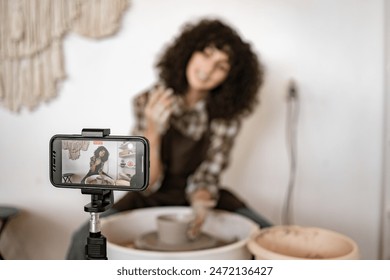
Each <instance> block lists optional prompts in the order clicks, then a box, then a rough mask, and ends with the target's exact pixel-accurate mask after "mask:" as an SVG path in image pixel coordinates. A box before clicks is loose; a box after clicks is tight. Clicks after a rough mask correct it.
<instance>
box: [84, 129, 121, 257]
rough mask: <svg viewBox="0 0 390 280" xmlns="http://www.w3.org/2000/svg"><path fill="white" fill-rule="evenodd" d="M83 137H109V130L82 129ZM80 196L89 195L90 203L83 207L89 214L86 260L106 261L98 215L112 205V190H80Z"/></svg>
mask: <svg viewBox="0 0 390 280" xmlns="http://www.w3.org/2000/svg"><path fill="white" fill-rule="evenodd" d="M81 134H82V136H84V137H105V136H108V135H110V129H95V128H84V129H83V130H82V132H81ZM81 193H82V194H88V195H91V202H90V203H88V204H86V205H85V206H84V211H85V212H89V213H90V215H91V218H90V220H89V236H88V237H87V244H86V245H85V256H86V258H87V259H88V260H107V239H106V237H105V236H104V235H102V233H101V225H100V217H99V213H101V212H104V211H106V210H108V209H109V208H110V207H111V206H112V204H113V203H114V195H113V191H112V190H102V189H81Z"/></svg>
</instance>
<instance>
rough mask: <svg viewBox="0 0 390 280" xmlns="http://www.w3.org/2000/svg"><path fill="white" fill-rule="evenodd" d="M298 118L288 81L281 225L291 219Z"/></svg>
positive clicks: (292, 84)
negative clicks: (286, 167)
mask: <svg viewBox="0 0 390 280" xmlns="http://www.w3.org/2000/svg"><path fill="white" fill-rule="evenodd" d="M298 116H299V98H298V91H297V88H296V85H295V82H294V81H290V83H289V86H288V95H287V119H286V144H287V152H288V155H289V163H290V173H289V180H288V186H287V193H286V197H285V201H284V204H283V210H282V223H283V224H287V225H288V224H291V223H292V218H293V207H292V205H291V201H292V196H293V191H294V187H295V181H296V173H297V166H298V163H297V153H298V139H297V132H298V129H297V127H298Z"/></svg>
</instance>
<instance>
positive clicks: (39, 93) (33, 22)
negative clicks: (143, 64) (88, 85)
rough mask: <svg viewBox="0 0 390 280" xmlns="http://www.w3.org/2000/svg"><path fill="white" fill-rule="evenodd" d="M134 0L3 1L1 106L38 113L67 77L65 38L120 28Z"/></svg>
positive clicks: (102, 34)
mask: <svg viewBox="0 0 390 280" xmlns="http://www.w3.org/2000/svg"><path fill="white" fill-rule="evenodd" d="M128 2H129V0H0V104H1V106H3V107H5V108H7V109H9V110H10V111H12V112H19V111H20V110H21V109H22V108H27V109H29V110H33V109H34V108H36V107H37V106H38V105H39V104H40V103H41V102H45V101H49V100H50V99H52V98H53V97H55V96H56V95H57V87H58V83H59V82H60V81H62V80H64V79H65V77H66V73H65V69H64V63H63V61H64V54H63V50H62V44H63V38H64V36H65V35H66V34H67V33H68V32H76V33H77V34H80V35H82V36H86V37H89V38H96V39H100V38H104V37H107V36H109V35H112V34H114V33H115V32H116V31H118V30H119V25H120V20H121V18H122V14H123V12H124V11H125V10H126V8H127V7H128V5H129V3H128Z"/></svg>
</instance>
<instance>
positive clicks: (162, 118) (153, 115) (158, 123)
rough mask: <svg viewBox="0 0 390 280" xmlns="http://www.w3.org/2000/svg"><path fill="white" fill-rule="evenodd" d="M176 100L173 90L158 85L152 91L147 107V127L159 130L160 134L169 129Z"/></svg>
mask: <svg viewBox="0 0 390 280" xmlns="http://www.w3.org/2000/svg"><path fill="white" fill-rule="evenodd" d="M174 100H175V98H174V96H173V90H172V89H170V88H166V87H164V86H162V85H158V86H157V87H156V88H155V89H154V90H153V91H151V95H150V98H149V100H148V103H147V104H146V107H145V116H146V120H147V125H148V126H151V127H153V128H155V129H157V132H158V133H160V134H161V133H163V132H164V131H165V130H166V129H167V127H168V122H169V117H170V116H171V114H172V110H173V103H174Z"/></svg>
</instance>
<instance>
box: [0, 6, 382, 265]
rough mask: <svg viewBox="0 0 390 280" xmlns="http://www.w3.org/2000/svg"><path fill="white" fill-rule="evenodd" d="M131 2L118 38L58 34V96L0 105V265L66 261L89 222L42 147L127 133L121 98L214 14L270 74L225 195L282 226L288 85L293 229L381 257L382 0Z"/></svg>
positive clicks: (126, 100)
mask: <svg viewBox="0 0 390 280" xmlns="http://www.w3.org/2000/svg"><path fill="white" fill-rule="evenodd" d="M131 3H132V4H131V6H130V8H129V10H128V11H127V13H126V14H125V17H124V18H123V28H122V29H121V30H120V32H119V33H118V34H117V35H116V36H114V37H112V38H109V39H106V40H102V41H95V40H87V39H85V38H82V37H79V36H77V35H73V34H71V35H69V36H68V37H67V38H66V40H65V48H64V50H65V57H66V58H65V61H66V69H67V73H68V78H67V80H66V81H65V82H64V83H63V84H62V86H61V90H59V95H58V97H57V98H56V99H54V100H53V101H52V102H50V103H48V104H44V105H41V106H40V107H39V108H38V109H37V110H35V111H33V112H28V111H22V112H21V113H20V114H15V113H11V112H9V111H7V110H6V109H4V108H3V107H1V108H0V120H1V121H0V131H1V135H2V137H1V140H0V141H1V145H0V155H1V163H0V165H1V168H0V170H1V171H0V175H1V176H0V204H8V205H15V206H17V207H19V208H21V209H23V213H22V214H21V215H20V216H19V218H18V219H15V220H14V222H13V223H11V224H10V226H9V228H8V230H7V232H6V235H5V238H7V240H9V241H10V243H6V244H5V242H3V243H2V244H0V245H1V246H2V248H3V252H4V255H5V256H6V257H7V256H8V258H21V259H62V258H64V256H65V252H66V248H67V246H68V242H69V238H70V235H71V233H72V232H73V231H74V230H75V229H76V228H77V227H78V226H79V224H80V223H81V222H83V221H85V220H86V219H88V215H87V214H86V213H84V212H83V206H84V204H86V203H87V202H88V199H89V198H88V197H86V196H83V195H81V193H80V191H78V190H65V189H57V188H54V187H52V186H51V185H50V183H49V175H48V170H49V168H48V157H49V153H48V142H49V139H50V137H51V136H52V135H54V134H57V133H79V132H81V129H82V128H83V127H109V128H111V132H112V134H127V133H128V132H129V130H130V128H131V125H132V123H133V120H132V112H131V111H130V100H131V99H132V97H133V96H134V95H135V94H136V93H139V92H140V91H141V90H143V89H145V88H147V87H148V86H150V85H151V84H152V83H153V82H154V81H155V80H154V78H155V72H154V69H153V65H154V62H155V59H156V55H157V54H159V52H160V51H161V49H162V47H163V46H164V45H165V44H166V43H167V42H169V41H170V40H171V38H172V36H173V35H175V34H177V32H178V30H179V27H180V26H181V25H182V23H183V22H185V21H187V20H190V19H194V18H198V17H200V16H207V15H217V16H219V17H222V18H223V19H226V20H227V21H228V22H230V23H231V24H232V25H233V26H235V27H237V28H238V29H239V31H240V32H241V34H242V35H243V36H244V38H246V39H247V40H249V41H251V42H253V45H254V47H255V49H256V51H257V52H258V53H259V54H260V55H261V59H262V61H263V63H264V65H265V67H266V79H265V84H264V86H263V88H262V98H261V105H260V106H259V107H258V108H257V110H256V112H255V113H254V114H253V115H252V116H251V117H250V118H248V120H247V122H246V123H245V125H244V127H243V130H242V133H241V134H240V136H239V138H238V140H237V145H236V146H235V149H234V151H233V162H232V165H231V167H230V168H229V170H228V171H227V172H226V174H225V176H224V183H225V185H227V186H229V187H231V188H234V189H235V190H237V191H238V192H240V193H241V194H242V196H243V197H245V198H246V199H247V201H248V202H249V204H250V205H251V206H253V207H254V208H255V209H256V210H258V211H260V212H261V213H263V214H264V215H265V216H266V217H268V218H269V219H271V220H272V221H273V222H274V223H275V224H280V223H281V219H280V217H281V211H282V207H283V201H284V198H285V193H286V189H287V182H288V175H289V173H288V171H289V166H288V157H287V150H286V145H285V119H286V88H287V83H288V81H289V79H290V78H293V79H294V80H295V81H296V82H297V84H298V88H299V95H300V102H301V105H300V106H301V107H300V108H301V110H300V116H299V126H298V145H299V148H298V174H297V182H296V183H297V184H296V187H295V192H294V197H293V208H294V223H296V224H301V225H311V226H320V227H325V228H329V229H332V230H336V231H339V232H341V233H344V234H346V235H349V236H350V237H352V238H353V239H354V240H355V241H356V242H358V245H359V247H360V249H361V252H362V257H363V258H364V259H376V258H378V256H379V255H378V254H379V246H380V239H379V235H380V215H381V204H380V203H381V199H380V198H381V176H382V175H381V162H382V134H383V133H382V126H383V105H382V103H383V99H384V88H383V84H384V78H383V77H384V66H383V60H384V54H383V53H384V31H383V30H384V16H383V12H382V11H383V6H384V1H383V0H374V1H364V0H344V1H337V0H331V1H329V0H312V1H309V0H306V1H305V0H290V1H282V0H212V1H210V0H191V1H180V0H165V1H159V0H142V1H141V0H133V1H131ZM115 195H116V197H117V198H118V197H119V196H121V195H123V193H115ZM11 242H12V246H11ZM6 252H8V255H7V254H6Z"/></svg>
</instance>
